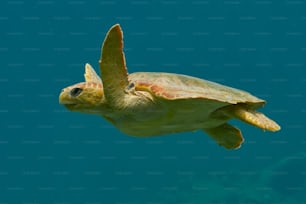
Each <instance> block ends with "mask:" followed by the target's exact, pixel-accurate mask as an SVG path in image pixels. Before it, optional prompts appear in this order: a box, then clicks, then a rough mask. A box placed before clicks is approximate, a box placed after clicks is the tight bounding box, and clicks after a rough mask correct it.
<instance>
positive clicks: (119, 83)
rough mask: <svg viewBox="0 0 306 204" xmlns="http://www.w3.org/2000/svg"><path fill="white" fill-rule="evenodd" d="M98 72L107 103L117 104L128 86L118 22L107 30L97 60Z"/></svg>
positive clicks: (121, 35)
mask: <svg viewBox="0 0 306 204" xmlns="http://www.w3.org/2000/svg"><path fill="white" fill-rule="evenodd" d="M99 64H100V74H101V79H102V83H103V87H104V95H105V99H106V100H107V101H108V104H112V105H117V103H120V101H122V97H123V96H124V94H125V93H124V90H125V88H126V87H127V86H128V83H129V82H128V73H127V69H126V65H125V57H124V53H123V34H122V30H121V28H120V25H119V24H116V25H114V26H112V27H111V28H110V30H109V31H108V33H107V35H106V37H105V39H104V42H103V45H102V50H101V57H100V60H99Z"/></svg>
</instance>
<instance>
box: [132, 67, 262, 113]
mask: <svg viewBox="0 0 306 204" xmlns="http://www.w3.org/2000/svg"><path fill="white" fill-rule="evenodd" d="M129 81H130V83H133V84H134V86H135V90H136V91H148V92H150V93H151V94H153V96H156V97H157V98H163V99H166V100H178V99H206V100H212V101H218V102H224V103H229V104H237V103H247V104H250V105H252V106H254V108H258V107H261V106H262V105H264V104H265V101H264V100H262V99H259V98H257V97H255V96H253V95H251V94H250V93H248V92H246V91H242V90H239V89H235V88H231V87H227V86H224V85H221V84H218V83H214V82H211V81H207V80H203V79H199V78H196V77H191V76H187V75H181V74H171V73H159V72H136V73H133V74H130V75H129Z"/></svg>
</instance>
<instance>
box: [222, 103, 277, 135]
mask: <svg viewBox="0 0 306 204" xmlns="http://www.w3.org/2000/svg"><path fill="white" fill-rule="evenodd" d="M226 112H227V114H229V115H231V116H232V117H234V118H237V119H239V120H241V121H243V122H246V123H248V124H250V125H254V126H256V127H258V128H261V129H263V130H269V131H273V132H275V131H278V130H280V126H279V125H278V124H277V123H276V122H274V121H273V120H271V119H270V118H268V117H267V116H265V115H264V114H263V113H260V112H257V111H255V110H252V109H249V108H247V107H246V106H245V105H233V106H231V107H229V109H227V110H226Z"/></svg>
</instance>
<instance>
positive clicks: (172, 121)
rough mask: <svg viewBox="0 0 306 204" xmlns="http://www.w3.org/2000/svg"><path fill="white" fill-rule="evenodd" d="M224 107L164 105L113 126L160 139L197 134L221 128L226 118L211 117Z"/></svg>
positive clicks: (203, 103) (199, 102)
mask: <svg viewBox="0 0 306 204" xmlns="http://www.w3.org/2000/svg"><path fill="white" fill-rule="evenodd" d="M224 105H225V104H224V103H211V102H207V101H205V100H191V101H188V100H182V101H164V102H163V103H161V104H160V105H159V106H157V107H154V108H153V109H150V110H149V111H148V109H146V110H140V111H135V112H133V114H129V115H125V116H123V117H121V118H120V119H119V120H115V122H114V125H115V126H116V127H117V128H118V129H119V130H121V131H122V132H124V133H125V134H127V135H131V136H158V135H165V134H172V133H179V132H189V131H195V130H199V129H203V128H211V127H216V126H219V125H220V124H223V123H225V122H226V120H228V118H227V119H224V118H213V117H211V113H213V112H214V111H215V110H217V109H218V108H220V107H223V106H224Z"/></svg>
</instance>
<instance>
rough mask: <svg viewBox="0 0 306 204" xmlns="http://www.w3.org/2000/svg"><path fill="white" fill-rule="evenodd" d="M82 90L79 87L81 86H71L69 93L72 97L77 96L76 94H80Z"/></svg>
mask: <svg viewBox="0 0 306 204" xmlns="http://www.w3.org/2000/svg"><path fill="white" fill-rule="evenodd" d="M82 91H83V89H81V88H73V89H71V91H70V95H71V96H72V97H77V96H78V95H80V93H82Z"/></svg>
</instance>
